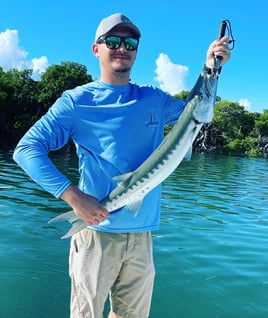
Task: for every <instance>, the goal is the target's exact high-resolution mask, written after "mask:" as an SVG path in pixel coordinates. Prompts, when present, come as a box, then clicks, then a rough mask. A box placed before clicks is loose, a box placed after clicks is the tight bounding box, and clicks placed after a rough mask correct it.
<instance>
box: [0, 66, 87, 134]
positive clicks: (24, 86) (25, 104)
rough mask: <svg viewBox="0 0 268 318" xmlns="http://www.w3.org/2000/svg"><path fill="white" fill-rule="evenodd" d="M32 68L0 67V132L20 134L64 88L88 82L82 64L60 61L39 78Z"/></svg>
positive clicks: (43, 111) (85, 70)
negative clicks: (20, 69) (21, 69)
mask: <svg viewBox="0 0 268 318" xmlns="http://www.w3.org/2000/svg"><path fill="white" fill-rule="evenodd" d="M31 76H32V70H24V71H18V70H16V69H12V70H9V71H7V72H4V71H3V69H2V68H0V133H12V134H17V135H22V134H23V133H24V132H26V131H27V130H28V129H29V127H31V126H32V124H33V123H34V122H35V121H36V120H37V119H38V118H40V117H41V115H43V114H44V113H45V112H46V111H47V109H48V108H49V107H50V106H51V105H52V104H53V103H54V102H55V101H56V99H57V98H58V97H59V96H60V95H61V94H62V93H63V91H65V90H67V89H71V88H74V87H75V86H78V85H82V84H85V83H88V82H91V81H92V77H91V75H88V74H87V69H86V67H85V66H83V65H81V64H78V63H73V62H63V63H61V64H59V65H53V66H50V67H48V68H47V70H46V71H45V72H44V73H43V74H42V77H41V80H40V81H34V80H33V79H32V77H31Z"/></svg>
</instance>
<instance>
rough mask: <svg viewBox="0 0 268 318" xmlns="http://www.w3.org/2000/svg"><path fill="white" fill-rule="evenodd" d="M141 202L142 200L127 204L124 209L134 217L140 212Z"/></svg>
mask: <svg viewBox="0 0 268 318" xmlns="http://www.w3.org/2000/svg"><path fill="white" fill-rule="evenodd" d="M142 202H143V198H142V199H141V200H138V201H133V202H131V203H129V204H127V205H126V208H127V209H128V210H129V211H130V212H132V213H133V214H134V216H135V217H136V216H137V215H138V213H139V211H140V208H141V205H142Z"/></svg>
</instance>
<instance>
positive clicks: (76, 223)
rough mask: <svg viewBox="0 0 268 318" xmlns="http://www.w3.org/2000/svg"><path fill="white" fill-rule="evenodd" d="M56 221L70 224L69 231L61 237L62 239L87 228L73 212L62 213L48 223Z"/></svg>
mask: <svg viewBox="0 0 268 318" xmlns="http://www.w3.org/2000/svg"><path fill="white" fill-rule="evenodd" d="M56 221H68V222H69V223H70V224H72V227H71V229H70V230H69V231H68V232H67V233H66V234H65V235H63V236H62V237H61V238H62V239H65V238H68V237H70V236H72V235H74V234H76V233H78V232H79V231H81V230H83V229H84V228H85V227H86V226H87V225H86V223H85V222H84V221H83V220H81V219H80V218H79V217H78V216H77V215H76V214H75V213H74V211H69V212H66V213H62V214H60V215H58V216H56V217H54V218H53V219H51V220H49V221H48V223H52V222H56Z"/></svg>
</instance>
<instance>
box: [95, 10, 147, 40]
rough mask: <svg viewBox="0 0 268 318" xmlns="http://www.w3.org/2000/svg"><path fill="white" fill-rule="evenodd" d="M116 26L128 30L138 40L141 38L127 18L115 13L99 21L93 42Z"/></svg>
mask: <svg viewBox="0 0 268 318" xmlns="http://www.w3.org/2000/svg"><path fill="white" fill-rule="evenodd" d="M116 26H122V27H125V28H128V29H129V30H131V32H133V33H134V35H136V36H137V37H138V38H140V36H141V32H140V30H139V29H138V27H137V26H136V25H135V24H134V23H132V22H131V21H130V19H129V18H128V17H126V16H125V15H123V14H121V13H115V14H112V15H110V16H109V17H107V18H104V19H103V20H102V21H101V23H100V24H99V26H98V28H97V31H96V36H95V41H97V40H98V39H99V38H100V37H101V36H102V35H105V34H106V33H108V32H109V31H111V30H112V29H113V28H114V27H116Z"/></svg>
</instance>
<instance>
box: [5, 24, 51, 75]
mask: <svg viewBox="0 0 268 318" xmlns="http://www.w3.org/2000/svg"><path fill="white" fill-rule="evenodd" d="M0 48H1V50H0V66H1V67H2V68H3V70H4V71H7V70H9V69H12V68H15V69H17V70H19V71H21V70H24V69H32V70H33V75H32V77H33V78H34V79H35V80H38V79H40V75H41V73H43V72H44V71H45V69H46V68H47V66H48V60H47V57H46V56H42V57H40V58H34V59H32V60H29V59H27V56H28V52H26V51H25V50H24V49H23V48H20V47H19V36H18V31H17V30H9V29H7V30H6V31H5V32H0Z"/></svg>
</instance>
